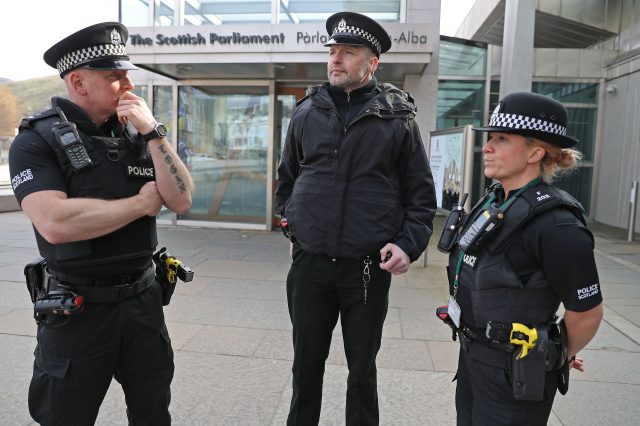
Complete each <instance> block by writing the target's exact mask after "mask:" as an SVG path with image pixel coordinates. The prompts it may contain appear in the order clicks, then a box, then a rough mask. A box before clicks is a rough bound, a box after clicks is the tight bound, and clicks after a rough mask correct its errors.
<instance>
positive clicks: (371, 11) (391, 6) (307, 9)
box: [279, 0, 400, 24]
mask: <svg viewBox="0 0 640 426" xmlns="http://www.w3.org/2000/svg"><path fill="white" fill-rule="evenodd" d="M342 10H348V11H350V12H358V13H364V14H366V15H367V16H369V17H370V18H373V19H375V20H377V21H386V22H399V21H400V0H350V1H348V0H347V1H317V0H280V16H279V19H280V23H283V24H284V23H291V24H299V23H305V22H324V21H326V19H327V18H328V17H329V16H330V15H332V14H334V13H335V12H338V11H342Z"/></svg>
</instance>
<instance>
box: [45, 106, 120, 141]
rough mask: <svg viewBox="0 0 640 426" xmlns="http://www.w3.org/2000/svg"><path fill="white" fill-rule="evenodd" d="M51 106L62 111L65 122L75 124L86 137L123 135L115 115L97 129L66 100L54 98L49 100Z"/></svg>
mask: <svg viewBox="0 0 640 426" xmlns="http://www.w3.org/2000/svg"><path fill="white" fill-rule="evenodd" d="M51 106H52V107H53V108H56V107H59V108H60V109H62V111H63V112H64V114H65V115H66V116H67V120H69V121H71V122H73V123H75V124H76V126H77V127H78V129H79V130H81V131H82V132H84V133H86V134H88V135H107V136H120V135H121V134H122V133H123V128H122V125H121V124H120V122H119V121H118V116H117V115H116V114H114V115H113V116H111V117H109V119H108V120H107V121H105V122H104V123H103V124H102V125H101V126H100V127H98V126H97V125H96V124H95V123H94V122H93V121H92V120H91V118H90V117H89V116H88V115H87V113H86V112H85V111H84V110H83V109H82V108H80V107H79V106H78V105H76V104H75V103H73V102H71V101H70V100H68V99H65V98H60V97H57V96H54V97H53V98H51Z"/></svg>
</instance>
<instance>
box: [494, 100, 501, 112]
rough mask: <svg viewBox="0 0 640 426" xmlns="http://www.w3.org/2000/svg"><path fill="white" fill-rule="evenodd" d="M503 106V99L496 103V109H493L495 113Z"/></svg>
mask: <svg viewBox="0 0 640 426" xmlns="http://www.w3.org/2000/svg"><path fill="white" fill-rule="evenodd" d="M501 107H502V101H501V102H498V105H496V109H494V110H493V113H494V114H497V113H499V112H500V108H501Z"/></svg>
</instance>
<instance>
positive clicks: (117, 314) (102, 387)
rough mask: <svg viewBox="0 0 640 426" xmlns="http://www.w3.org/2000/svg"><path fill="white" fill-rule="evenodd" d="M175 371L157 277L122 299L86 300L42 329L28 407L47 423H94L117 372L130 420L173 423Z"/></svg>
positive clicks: (149, 422) (37, 417) (32, 414)
mask: <svg viewBox="0 0 640 426" xmlns="http://www.w3.org/2000/svg"><path fill="white" fill-rule="evenodd" d="M67 319H68V321H67ZM173 369H174V366H173V350H172V349H171V341H170V340H169V335H168V332H167V327H166V325H165V322H164V314H163V311H162V289H161V288H160V284H159V283H158V282H155V283H154V284H153V285H152V286H151V287H150V288H148V289H147V290H145V291H144V292H142V293H140V294H138V295H137V296H135V297H132V298H129V299H126V300H124V301H122V302H120V303H104V304H88V305H86V306H85V309H84V311H83V312H82V313H80V314H79V315H77V316H75V317H72V318H69V317H64V316H61V317H56V316H53V315H50V316H49V318H47V321H46V324H41V325H39V326H38V344H37V346H36V350H35V362H34V366H33V378H32V380H31V385H30V387H29V411H30V413H31V416H32V417H33V419H34V420H35V421H37V422H38V423H40V424H42V425H92V424H94V423H95V420H96V417H97V415H98V409H99V408H100V404H101V403H102V400H103V399H104V396H105V394H106V392H107V389H108V388H109V385H110V383H111V379H112V378H113V377H115V379H116V380H117V381H118V382H119V383H120V384H121V385H122V389H123V391H124V395H125V401H126V404H127V417H128V419H129V424H130V425H168V424H171V416H170V415H169V402H170V399H171V392H170V384H171V380H172V379H173Z"/></svg>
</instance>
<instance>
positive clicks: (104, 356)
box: [9, 22, 193, 425]
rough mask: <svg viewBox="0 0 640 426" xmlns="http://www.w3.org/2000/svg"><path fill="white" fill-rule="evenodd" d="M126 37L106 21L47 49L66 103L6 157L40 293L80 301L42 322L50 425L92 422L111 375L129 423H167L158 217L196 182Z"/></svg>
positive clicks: (42, 384) (168, 369) (36, 411)
mask: <svg viewBox="0 0 640 426" xmlns="http://www.w3.org/2000/svg"><path fill="white" fill-rule="evenodd" d="M127 37H128V31H127V29H126V28H125V27H124V26H123V25H121V24H120V23H117V22H105V23H100V24H96V25H93V26H90V27H87V28H84V29H82V30H80V31H78V32H76V33H74V34H72V35H70V36H68V37H66V38H65V39H63V40H62V41H60V42H58V43H56V44H55V45H54V46H53V47H51V48H50V49H49V50H47V52H45V54H44V60H45V62H46V63H47V64H49V65H51V66H52V67H55V68H57V70H58V72H59V73H60V76H61V78H63V79H64V83H65V85H66V87H67V90H68V93H69V100H67V99H63V98H53V99H52V108H51V109H50V110H47V111H45V112H43V113H41V114H38V115H36V116H34V117H30V118H28V119H25V120H23V122H22V125H21V127H20V133H19V134H18V136H17V137H16V139H15V140H14V142H13V144H12V145H11V149H10V154H9V162H10V171H11V177H12V184H13V190H14V193H15V195H16V197H17V199H18V201H19V202H20V205H21V207H22V209H23V210H24V211H25V213H26V214H27V216H28V217H29V219H30V220H31V221H32V222H33V225H34V230H35V235H36V240H37V243H38V249H39V251H40V254H41V255H42V257H44V258H45V259H46V265H47V266H46V271H47V274H46V278H45V279H44V281H43V283H42V285H43V287H44V289H42V290H43V292H45V293H47V294H53V293H52V292H53V291H58V292H59V291H63V292H73V294H76V295H78V296H81V297H82V298H83V300H84V302H83V304H82V306H83V310H82V312H80V313H78V314H76V315H73V316H71V315H65V312H64V311H61V312H59V313H58V314H56V315H54V314H53V313H48V314H46V315H44V316H40V318H39V320H40V321H39V322H40V323H39V325H38V344H37V347H36V350H35V362H34V369H33V378H32V381H31V385H30V388H29V410H30V413H31V416H32V417H33V418H34V419H35V420H36V421H37V422H38V423H40V424H44V425H90V424H93V423H94V422H95V419H96V416H97V414H98V409H99V407H100V404H101V402H102V400H103V398H104V396H105V393H106V392H107V389H108V387H109V384H110V383H111V380H112V378H114V377H115V379H116V380H117V381H118V382H119V383H120V384H121V385H122V388H123V391H124V394H125V400H126V404H127V416H128V418H129V424H144V425H166V424H170V422H171V417H170V415H169V410H168V407H169V401H170V384H171V380H172V378H173V369H174V367H173V351H172V348H171V342H170V340H169V336H168V333H167V328H166V325H165V321H164V315H163V311H162V297H163V294H162V289H161V285H160V283H159V282H158V281H157V280H156V278H155V275H154V270H153V267H152V254H153V251H154V249H155V247H156V245H157V238H156V224H155V216H156V215H157V214H158V212H159V211H160V209H161V207H162V206H163V205H165V206H166V207H168V208H169V209H170V210H172V211H175V212H185V211H187V210H188V209H189V208H190V206H191V193H192V191H193V185H192V181H191V178H190V176H189V174H188V172H187V170H186V168H185V167H184V165H183V163H182V161H180V159H179V157H178V156H177V154H176V152H175V150H174V149H173V148H172V147H171V145H170V144H169V142H168V141H167V139H166V138H165V135H166V128H165V127H164V126H163V125H162V124H161V123H158V122H157V121H156V120H155V119H154V117H153V115H152V113H151V111H150V110H149V108H148V107H147V105H146V103H145V101H144V100H143V99H142V98H140V97H138V96H136V95H134V94H133V93H131V90H132V89H133V84H132V83H131V80H130V79H129V77H128V74H127V72H128V70H134V69H136V68H135V67H134V66H133V65H132V64H131V63H130V62H129V57H128V56H127V54H126V50H125V44H126V42H127ZM127 125H128V126H129V127H133V128H135V129H136V130H137V132H138V133H137V134H135V135H134V134H132V132H130V131H129V130H128V128H127ZM74 300H76V301H81V300H82V299H75V298H74ZM78 303H80V302H78ZM66 313H67V314H68V313H70V312H69V311H67V312H66Z"/></svg>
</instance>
